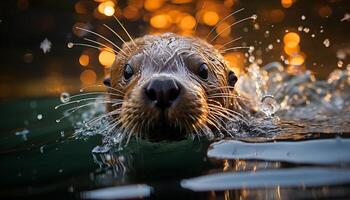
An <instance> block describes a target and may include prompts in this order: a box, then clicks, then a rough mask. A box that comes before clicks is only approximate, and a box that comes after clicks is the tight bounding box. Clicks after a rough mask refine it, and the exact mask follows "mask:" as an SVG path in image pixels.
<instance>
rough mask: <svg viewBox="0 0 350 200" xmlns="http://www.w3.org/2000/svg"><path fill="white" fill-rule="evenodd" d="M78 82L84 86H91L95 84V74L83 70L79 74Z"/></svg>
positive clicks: (89, 70)
mask: <svg viewBox="0 0 350 200" xmlns="http://www.w3.org/2000/svg"><path fill="white" fill-rule="evenodd" d="M80 81H81V82H82V83H83V84H84V85H93V84H95V83H96V73H95V72H94V71H93V70H91V69H87V70H84V71H83V72H82V73H81V74H80Z"/></svg>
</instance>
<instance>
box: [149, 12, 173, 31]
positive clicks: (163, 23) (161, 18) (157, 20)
mask: <svg viewBox="0 0 350 200" xmlns="http://www.w3.org/2000/svg"><path fill="white" fill-rule="evenodd" d="M170 21H171V19H170V17H169V15H167V14H160V15H156V16H153V17H152V18H151V21H150V23H151V26H153V27H154V28H158V29H166V28H168V27H169V26H170Z"/></svg>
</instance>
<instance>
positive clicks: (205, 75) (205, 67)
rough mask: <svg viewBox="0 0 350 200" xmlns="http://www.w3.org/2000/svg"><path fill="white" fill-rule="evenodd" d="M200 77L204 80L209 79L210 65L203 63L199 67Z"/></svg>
mask: <svg viewBox="0 0 350 200" xmlns="http://www.w3.org/2000/svg"><path fill="white" fill-rule="evenodd" d="M198 76H200V77H201V78H202V79H204V80H206V79H208V65H207V64H205V63H202V64H201V65H200V66H199V69H198Z"/></svg>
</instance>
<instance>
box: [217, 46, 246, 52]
mask: <svg viewBox="0 0 350 200" xmlns="http://www.w3.org/2000/svg"><path fill="white" fill-rule="evenodd" d="M238 49H252V47H242V46H237V47H231V48H227V49H224V50H221V51H220V52H221V53H226V52H227V51H231V50H238Z"/></svg>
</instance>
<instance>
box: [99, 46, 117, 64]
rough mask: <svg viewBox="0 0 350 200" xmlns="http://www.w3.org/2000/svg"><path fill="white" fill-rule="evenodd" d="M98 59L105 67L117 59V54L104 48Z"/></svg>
mask: <svg viewBox="0 0 350 200" xmlns="http://www.w3.org/2000/svg"><path fill="white" fill-rule="evenodd" d="M98 60H99V61H100V63H101V65H103V66H105V67H110V66H111V65H112V64H113V62H114V60H115V54H114V53H112V52H109V51H106V50H103V51H101V52H100V54H99V55H98Z"/></svg>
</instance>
